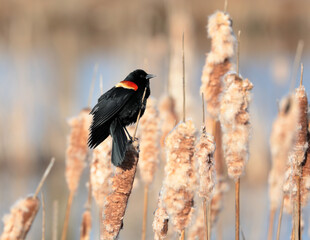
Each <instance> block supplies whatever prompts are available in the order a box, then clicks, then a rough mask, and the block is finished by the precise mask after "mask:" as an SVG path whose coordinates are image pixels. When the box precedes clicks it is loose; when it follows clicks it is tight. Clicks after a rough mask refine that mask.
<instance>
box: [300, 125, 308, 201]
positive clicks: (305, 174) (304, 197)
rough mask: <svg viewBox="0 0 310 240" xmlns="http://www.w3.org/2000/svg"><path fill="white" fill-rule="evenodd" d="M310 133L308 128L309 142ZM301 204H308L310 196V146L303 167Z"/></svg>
mask: <svg viewBox="0 0 310 240" xmlns="http://www.w3.org/2000/svg"><path fill="white" fill-rule="evenodd" d="M308 129H310V123H308ZM309 136H310V133H309V130H308V144H309V141H310V138H309ZM300 195H301V205H302V206H306V205H307V203H308V202H309V198H310V148H308V150H307V157H306V162H305V164H304V165H303V167H302V178H301V187H300Z"/></svg>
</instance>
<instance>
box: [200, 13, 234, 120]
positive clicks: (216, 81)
mask: <svg viewBox="0 0 310 240" xmlns="http://www.w3.org/2000/svg"><path fill="white" fill-rule="evenodd" d="M231 25H232V21H231V19H230V16H229V15H228V13H224V12H219V11H218V12H216V13H214V14H213V15H211V16H210V17H209V23H208V35H209V37H210V38H211V52H210V53H208V54H207V58H206V63H205V66H204V68H203V73H202V78H201V82H202V85H201V88H200V91H201V92H203V93H204V96H205V100H206V101H207V112H208V113H209V114H210V115H211V116H212V118H214V119H217V118H218V115H219V109H220V94H221V93H222V90H223V84H222V77H223V76H224V75H225V74H226V73H227V72H228V71H229V70H231V63H230V58H231V57H233V55H234V45H235V42H236V39H235V37H234V33H233V29H232V26H231Z"/></svg>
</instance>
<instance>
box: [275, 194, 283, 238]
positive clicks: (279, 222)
mask: <svg viewBox="0 0 310 240" xmlns="http://www.w3.org/2000/svg"><path fill="white" fill-rule="evenodd" d="M283 205H284V196H283V197H282V201H281V206H280V211H279V218H278V228H277V238H276V239H277V240H279V239H280V232H281V223H282V214H283Z"/></svg>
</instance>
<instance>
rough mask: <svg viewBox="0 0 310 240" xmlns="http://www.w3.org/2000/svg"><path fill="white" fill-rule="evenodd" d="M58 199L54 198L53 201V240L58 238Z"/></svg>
mask: <svg viewBox="0 0 310 240" xmlns="http://www.w3.org/2000/svg"><path fill="white" fill-rule="evenodd" d="M57 230H58V201H57V200H54V202H53V231H52V240H57V239H58V231H57Z"/></svg>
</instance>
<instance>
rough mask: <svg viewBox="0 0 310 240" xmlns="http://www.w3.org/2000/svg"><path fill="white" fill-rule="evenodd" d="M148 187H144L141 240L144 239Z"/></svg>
mask: <svg viewBox="0 0 310 240" xmlns="http://www.w3.org/2000/svg"><path fill="white" fill-rule="evenodd" d="M148 195H149V185H145V186H144V209H143V224H142V238H141V239H142V240H145V237H146V226H147V225H146V224H147V206H148Z"/></svg>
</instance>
